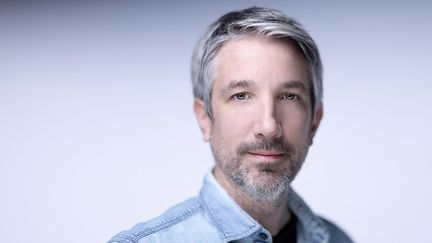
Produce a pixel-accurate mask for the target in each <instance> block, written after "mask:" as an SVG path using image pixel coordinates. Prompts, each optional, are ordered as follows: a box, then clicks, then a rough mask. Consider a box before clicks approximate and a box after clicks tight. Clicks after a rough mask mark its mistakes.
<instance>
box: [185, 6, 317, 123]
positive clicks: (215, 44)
mask: <svg viewBox="0 0 432 243" xmlns="http://www.w3.org/2000/svg"><path fill="white" fill-rule="evenodd" d="M245 36H262V37H266V38H272V39H284V40H287V41H289V42H290V43H293V44H294V45H295V46H296V47H297V48H298V49H299V50H300V52H301V53H302V54H303V56H304V58H305V60H306V63H307V72H308V78H309V82H310V83H311V84H312V87H313V89H311V98H312V110H314V109H315V108H317V107H318V105H319V104H320V103H321V102H322V93H323V88H322V64H321V59H320V55H319V51H318V48H317V46H316V44H315V42H314V40H313V39H312V37H311V36H310V35H309V34H308V33H307V32H306V30H305V29H304V28H303V27H302V26H301V24H300V23H298V22H297V21H296V20H294V19H292V18H290V17H288V16H286V15H284V14H283V13H282V12H280V11H278V10H274V9H268V8H259V7H252V8H247V9H244V10H240V11H233V12H229V13H227V14H225V15H223V16H222V17H220V18H219V19H218V20H217V21H216V22H214V23H213V24H211V25H210V26H209V27H208V29H207V31H206V32H205V33H204V35H203V36H202V37H201V39H200V40H199V42H198V43H197V45H196V47H195V50H194V54H193V56H192V64H191V76H192V84H193V94H194V97H195V98H199V99H201V100H203V102H204V105H205V109H206V112H207V114H208V115H209V116H210V117H212V109H211V95H212V90H213V81H214V78H215V67H214V59H215V56H216V54H217V52H218V51H219V49H220V48H221V47H222V46H223V45H224V44H225V43H226V42H228V41H230V40H234V39H239V38H242V37H245Z"/></svg>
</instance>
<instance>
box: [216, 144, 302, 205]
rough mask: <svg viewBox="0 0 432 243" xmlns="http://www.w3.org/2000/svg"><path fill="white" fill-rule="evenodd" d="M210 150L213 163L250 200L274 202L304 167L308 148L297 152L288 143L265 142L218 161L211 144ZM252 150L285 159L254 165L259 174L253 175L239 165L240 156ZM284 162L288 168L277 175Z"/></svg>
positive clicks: (245, 147) (247, 147) (281, 195)
mask: <svg viewBox="0 0 432 243" xmlns="http://www.w3.org/2000/svg"><path fill="white" fill-rule="evenodd" d="M211 148H212V152H213V155H214V157H215V160H216V163H217V165H218V166H219V167H220V168H221V169H222V172H223V173H224V175H225V176H226V177H227V178H228V179H229V180H230V181H231V182H233V183H234V184H235V185H237V186H238V188H240V189H242V190H243V191H244V192H245V193H246V194H247V195H248V196H249V197H250V198H251V199H253V200H255V201H276V200H279V199H281V198H283V197H285V196H286V195H287V193H288V191H289V187H290V184H291V182H292V181H293V180H294V178H295V176H296V175H297V173H298V171H299V170H300V168H301V166H302V164H303V161H304V159H305V157H306V154H307V151H308V148H309V146H308V145H305V146H303V149H302V151H299V152H300V153H297V151H295V149H294V146H292V145H291V144H287V143H285V144H283V143H281V142H280V141H275V140H266V141H261V142H258V143H256V144H251V145H241V146H239V148H238V149H237V156H235V157H231V158H221V155H220V154H218V153H217V152H216V151H215V149H214V146H213V145H212V143H211ZM251 149H267V150H270V149H275V150H277V151H283V152H284V153H285V154H286V156H285V157H284V158H283V159H282V160H281V161H280V162H278V163H275V164H268V163H257V164H255V165H253V166H255V168H256V169H257V170H258V172H259V174H258V175H252V174H251V172H250V168H248V167H247V166H245V165H244V164H242V157H243V155H245V154H246V153H247V151H249V150H251ZM283 163H288V167H287V168H286V167H285V168H284V169H285V171H283V172H282V173H280V171H279V170H280V167H279V166H278V165H281V164H283Z"/></svg>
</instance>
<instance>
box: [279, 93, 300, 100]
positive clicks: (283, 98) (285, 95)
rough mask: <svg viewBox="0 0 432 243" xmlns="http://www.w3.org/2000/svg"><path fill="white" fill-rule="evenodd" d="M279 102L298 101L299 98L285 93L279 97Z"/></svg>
mask: <svg viewBox="0 0 432 243" xmlns="http://www.w3.org/2000/svg"><path fill="white" fill-rule="evenodd" d="M280 99H281V100H299V99H300V97H299V96H298V95H296V94H292V93H286V94H283V95H282V96H281V97H280Z"/></svg>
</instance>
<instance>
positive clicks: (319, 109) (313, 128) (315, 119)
mask: <svg viewBox="0 0 432 243" xmlns="http://www.w3.org/2000/svg"><path fill="white" fill-rule="evenodd" d="M323 115H324V107H323V104H322V103H320V104H319V106H318V107H317V109H316V111H315V115H314V117H313V121H312V124H311V130H310V140H311V144H312V140H313V138H314V136H315V134H316V132H317V131H318V127H319V124H320V123H321V119H322V117H323Z"/></svg>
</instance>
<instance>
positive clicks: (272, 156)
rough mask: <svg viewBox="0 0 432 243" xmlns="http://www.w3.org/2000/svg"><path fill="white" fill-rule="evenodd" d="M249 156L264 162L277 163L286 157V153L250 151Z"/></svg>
mask: <svg viewBox="0 0 432 243" xmlns="http://www.w3.org/2000/svg"><path fill="white" fill-rule="evenodd" d="M247 153H248V155H250V156H252V157H255V158H257V159H260V160H262V161H275V160H280V159H281V158H283V157H284V156H285V153H281V152H276V151H249V152H247Z"/></svg>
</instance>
